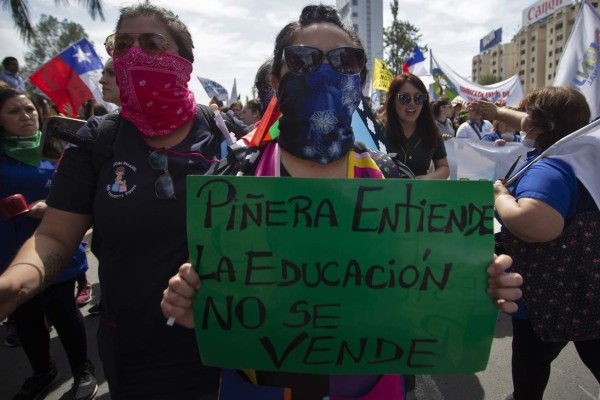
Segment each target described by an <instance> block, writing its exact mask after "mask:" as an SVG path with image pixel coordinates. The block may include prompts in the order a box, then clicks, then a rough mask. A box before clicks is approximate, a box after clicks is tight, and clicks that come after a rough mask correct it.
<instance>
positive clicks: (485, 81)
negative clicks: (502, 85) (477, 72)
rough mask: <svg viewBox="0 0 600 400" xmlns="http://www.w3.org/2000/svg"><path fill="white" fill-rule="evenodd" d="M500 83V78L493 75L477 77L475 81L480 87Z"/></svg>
mask: <svg viewBox="0 0 600 400" xmlns="http://www.w3.org/2000/svg"><path fill="white" fill-rule="evenodd" d="M500 81H501V78H499V77H497V76H495V75H491V74H489V75H482V76H480V77H479V79H478V80H477V83H479V84H480V85H484V86H485V85H493V84H494V83H498V82H500Z"/></svg>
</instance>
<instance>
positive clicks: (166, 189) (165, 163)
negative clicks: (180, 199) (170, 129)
mask: <svg viewBox="0 0 600 400" xmlns="http://www.w3.org/2000/svg"><path fill="white" fill-rule="evenodd" d="M148 161H149V162H150V167H152V169H156V170H159V171H163V174H162V175H161V176H159V177H158V178H157V179H156V181H154V193H156V197H157V198H159V199H161V200H168V199H175V198H176V197H175V185H174V183H173V177H172V176H171V174H170V173H169V157H168V155H167V151H166V150H165V149H164V148H162V149H158V150H155V151H153V152H152V153H150V156H148Z"/></svg>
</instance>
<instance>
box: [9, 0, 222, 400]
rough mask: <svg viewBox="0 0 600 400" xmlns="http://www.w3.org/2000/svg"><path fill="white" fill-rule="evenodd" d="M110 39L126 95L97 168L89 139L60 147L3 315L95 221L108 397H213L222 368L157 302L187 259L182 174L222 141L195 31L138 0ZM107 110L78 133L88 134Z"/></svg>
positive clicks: (57, 266)
mask: <svg viewBox="0 0 600 400" xmlns="http://www.w3.org/2000/svg"><path fill="white" fill-rule="evenodd" d="M105 46H106V49H107V52H108V54H109V55H110V56H111V57H112V59H113V66H114V72H115V78H116V81H117V84H118V87H119V90H120V101H121V111H120V114H119V116H118V117H117V118H116V123H115V127H114V129H115V130H116V133H115V135H114V136H113V141H112V145H111V146H109V147H108V148H107V150H110V151H109V152H107V153H108V154H107V156H106V157H105V159H104V160H103V161H102V163H101V165H100V166H99V167H98V169H96V165H95V162H94V159H95V158H96V157H97V156H98V155H97V154H94V153H91V152H90V150H89V149H87V148H84V147H82V146H80V147H76V146H73V147H70V148H68V149H67V150H65V152H64V154H63V157H62V160H61V163H60V165H59V167H58V169H57V171H56V174H55V176H54V178H53V182H52V188H51V190H50V192H51V193H50V195H49V197H48V201H47V202H48V209H47V210H46V215H45V216H44V219H43V220H42V222H41V224H40V227H39V229H38V230H37V231H36V233H35V235H34V236H33V238H32V239H30V240H29V241H27V242H26V243H25V244H24V246H23V247H22V248H21V250H20V251H19V253H18V254H17V256H16V258H15V259H14V260H13V261H12V263H11V266H10V267H9V268H8V270H7V271H6V272H5V273H4V274H3V275H2V276H0V318H3V317H4V316H5V315H7V314H9V313H10V312H11V311H12V310H13V309H14V308H15V307H16V306H17V305H19V304H20V303H22V302H23V301H25V300H26V299H27V298H29V297H31V296H33V295H34V294H35V293H36V292H38V291H39V290H41V289H42V288H44V287H45V286H46V285H47V284H48V282H49V281H51V280H52V279H53V277H54V276H56V274H57V273H58V272H59V271H60V270H62V269H63V267H64V264H65V263H66V261H67V260H68V259H69V258H70V256H71V254H72V253H73V251H74V250H75V248H76V247H77V244H78V243H79V241H80V240H81V239H82V238H83V236H84V235H85V233H86V231H87V230H88V229H89V228H90V227H91V226H92V223H93V225H94V235H96V234H99V238H101V242H99V243H98V247H97V248H98V254H99V256H98V260H99V265H98V275H99V282H100V291H101V298H102V307H101V310H100V319H99V327H98V349H99V355H100V359H101V360H102V364H103V367H104V376H105V378H106V380H107V382H108V385H109V389H110V392H111V398H112V399H114V400H119V399H131V398H143V399H150V400H171V399H183V400H192V399H193V400H199V399H207V400H208V399H210V400H212V399H216V397H217V390H218V388H217V386H218V378H219V370H218V369H215V368H208V367H205V366H203V364H202V362H201V359H200V355H199V352H198V349H197V346H196V338H195V335H194V332H193V331H191V330H189V329H184V328H182V327H168V326H166V324H165V320H164V317H163V315H162V312H161V308H160V301H161V298H162V292H163V290H164V289H165V287H166V285H167V282H168V280H169V278H170V277H171V276H173V275H174V274H175V273H177V270H178V268H179V266H180V265H181V264H182V263H183V262H185V260H187V259H188V243H187V236H186V207H185V199H186V195H185V180H186V176H187V175H188V174H203V173H205V172H206V171H207V170H208V168H209V166H211V165H212V164H213V163H214V162H215V161H216V157H217V156H218V155H219V154H220V146H221V142H222V141H223V136H222V135H221V134H220V133H219V132H215V131H213V130H211V128H210V123H209V121H208V120H207V119H206V117H205V114H204V108H202V107H201V106H199V105H197V104H196V101H195V99H194V95H193V93H192V91H191V90H190V89H189V88H188V82H189V80H190V77H191V73H192V63H193V61H194V53H193V47H194V46H193V42H192V37H191V35H190V33H189V31H188V29H187V27H186V26H185V25H184V24H183V22H182V21H181V20H180V19H179V18H178V17H177V16H176V15H175V14H173V13H172V12H171V11H169V10H166V9H163V8H160V7H156V6H153V5H152V4H150V3H147V2H144V3H140V4H136V5H133V6H129V7H125V8H123V9H122V10H121V14H120V17H119V19H118V22H117V25H116V31H115V33H113V34H111V35H109V36H108V37H107V39H106V42H105ZM110 117H114V115H108V116H106V118H105V119H104V120H103V121H102V122H100V123H99V122H98V120H97V119H95V120H92V121H89V122H88V123H87V124H86V125H85V126H84V127H83V128H82V129H81V130H80V131H79V132H78V135H80V136H82V137H84V138H89V139H95V138H96V136H97V135H98V134H99V131H101V130H102V129H103V126H106V125H103V122H105V121H107V120H109V118H110Z"/></svg>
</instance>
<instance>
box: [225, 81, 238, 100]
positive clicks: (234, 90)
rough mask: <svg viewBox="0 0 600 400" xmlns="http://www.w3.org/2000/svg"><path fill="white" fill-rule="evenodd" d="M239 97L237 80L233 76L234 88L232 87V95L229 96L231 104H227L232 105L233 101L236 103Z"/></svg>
mask: <svg viewBox="0 0 600 400" xmlns="http://www.w3.org/2000/svg"><path fill="white" fill-rule="evenodd" d="M237 97H238V94H237V82H236V81H235V78H233V88H232V89H231V97H230V98H229V104H227V105H228V106H230V105H232V104H233V103H235V102H236V101H237Z"/></svg>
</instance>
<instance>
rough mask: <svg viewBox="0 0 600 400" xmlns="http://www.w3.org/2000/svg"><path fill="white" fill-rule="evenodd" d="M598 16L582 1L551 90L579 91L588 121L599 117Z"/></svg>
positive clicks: (599, 35) (599, 63)
mask: <svg viewBox="0 0 600 400" xmlns="http://www.w3.org/2000/svg"><path fill="white" fill-rule="evenodd" d="M599 52H600V15H598V13H597V12H596V10H595V9H594V7H593V6H592V5H591V4H590V3H589V2H588V1H587V0H584V1H583V2H582V3H581V10H580V11H579V15H578V16H577V21H576V22H575V25H574V26H573V30H572V31H571V36H569V40H568V41H567V44H566V46H565V51H564V53H563V55H562V57H561V58H560V62H559V64H558V69H557V71H556V77H555V78H554V86H569V87H572V88H573V89H576V90H578V91H580V92H581V93H582V94H583V95H584V96H585V98H586V100H587V102H588V104H589V105H590V110H591V112H592V120H593V119H595V118H597V117H598V116H600V79H598V73H599V72H600V62H599V61H600V60H599V58H598V53H599Z"/></svg>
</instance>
